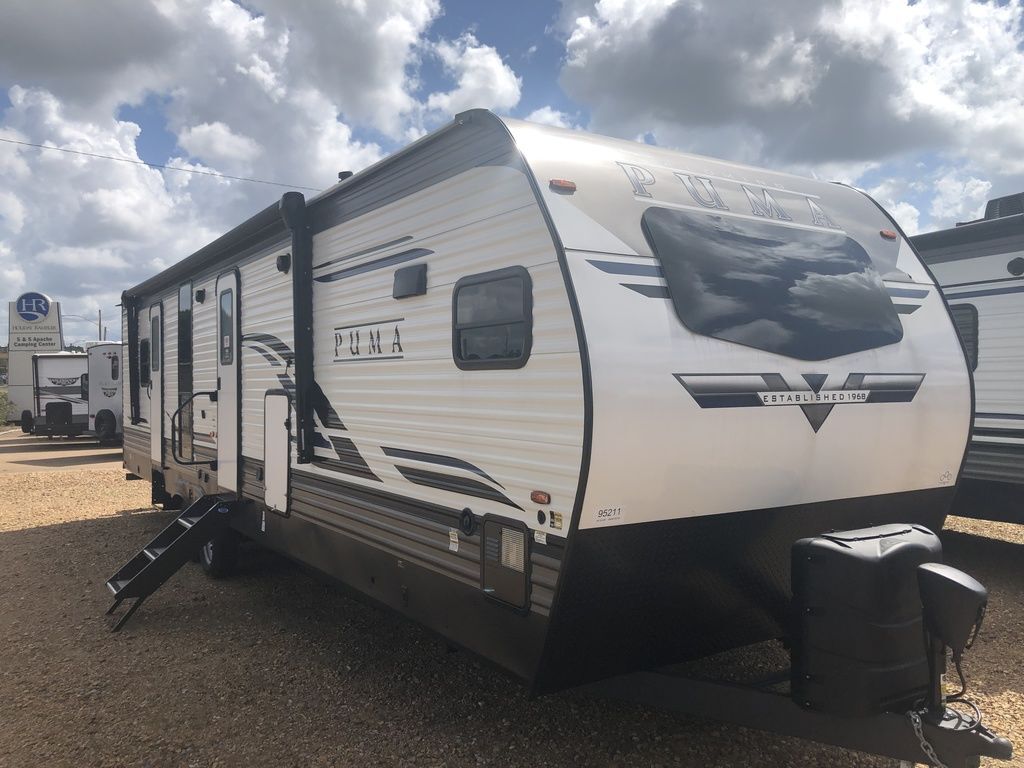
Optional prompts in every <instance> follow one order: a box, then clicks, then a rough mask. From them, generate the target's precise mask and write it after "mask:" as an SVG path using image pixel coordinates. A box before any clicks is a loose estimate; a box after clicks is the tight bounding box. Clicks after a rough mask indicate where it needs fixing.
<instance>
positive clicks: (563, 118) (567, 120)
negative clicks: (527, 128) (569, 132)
mask: <svg viewBox="0 0 1024 768" xmlns="http://www.w3.org/2000/svg"><path fill="white" fill-rule="evenodd" d="M525 119H526V120H529V121H530V122H531V123H540V124H541V125H552V126H554V127H555V128H578V127H579V126H577V125H576V124H575V122H574V121H573V119H572V117H571V116H569V115H568V114H566V113H565V112H561V111H559V110H557V109H555V108H554V107H551V106H543V107H541V108H540V109H535V110H533V112H531V113H530V114H528V115H527V116H526V118H525Z"/></svg>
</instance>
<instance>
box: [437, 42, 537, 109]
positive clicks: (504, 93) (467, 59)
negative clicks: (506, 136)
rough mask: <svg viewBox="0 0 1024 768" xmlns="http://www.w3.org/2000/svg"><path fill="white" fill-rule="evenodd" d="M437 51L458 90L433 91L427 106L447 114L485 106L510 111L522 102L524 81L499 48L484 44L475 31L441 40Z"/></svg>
mask: <svg viewBox="0 0 1024 768" xmlns="http://www.w3.org/2000/svg"><path fill="white" fill-rule="evenodd" d="M434 52H435V53H436V55H437V56H438V58H440V60H441V63H442V64H443V65H444V68H445V71H446V72H448V73H449V74H450V75H451V76H452V77H453V78H454V79H455V80H456V86H455V88H454V89H452V90H450V91H445V92H439V93H432V94H430V96H429V97H428V98H427V108H428V109H433V110H437V111H439V112H441V113H443V114H444V115H446V116H451V115H454V114H457V113H459V112H461V111H463V110H465V109H471V108H475V107H481V108H484V109H494V110H497V111H499V112H507V111H508V110H510V109H512V107H514V106H515V105H516V104H518V103H519V97H520V94H521V92H522V85H523V83H522V80H521V79H520V78H519V77H518V76H517V75H516V73H515V72H514V71H513V70H512V68H511V67H509V66H508V65H507V64H505V62H503V61H502V60H501V55H500V54H499V53H498V51H497V50H496V49H495V48H492V47H491V46H489V45H481V44H480V43H479V42H477V39H476V38H475V37H474V36H473V35H472V34H468V33H467V34H465V35H463V36H462V37H460V38H459V39H458V40H454V41H441V42H440V43H438V44H437V45H436V46H435V48H434Z"/></svg>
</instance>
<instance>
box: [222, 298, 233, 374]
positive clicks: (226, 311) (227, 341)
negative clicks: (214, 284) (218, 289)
mask: <svg viewBox="0 0 1024 768" xmlns="http://www.w3.org/2000/svg"><path fill="white" fill-rule="evenodd" d="M219 327H220V362H221V365H231V363H232V362H233V361H234V359H235V331H234V328H235V301H234V292H233V291H232V290H231V289H228V290H226V291H223V292H222V293H221V295H220V321H219Z"/></svg>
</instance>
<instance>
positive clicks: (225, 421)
mask: <svg viewBox="0 0 1024 768" xmlns="http://www.w3.org/2000/svg"><path fill="white" fill-rule="evenodd" d="M240 328H241V318H240V317H239V299H238V272H237V271H231V272H225V273H224V274H223V275H221V276H220V277H218V278H217V485H218V486H220V489H221V490H222V491H227V492H229V493H234V494H238V493H239V491H240V489H241V482H240V481H241V462H240V461H239V455H238V453H239V447H240V445H241V430H242V420H241V408H240V399H239V394H240V392H241V389H242V382H241V366H240V365H239V359H238V358H239V354H240V349H239V343H238V341H239V336H240V335H241V334H240Z"/></svg>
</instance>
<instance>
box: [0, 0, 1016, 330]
mask: <svg viewBox="0 0 1024 768" xmlns="http://www.w3.org/2000/svg"><path fill="white" fill-rule="evenodd" d="M99 9H102V10H99ZM470 107H487V108H490V109H493V110H496V111H497V112H500V113H503V114H509V115H512V116H514V117H521V118H526V119H529V120H538V121H541V122H547V123H553V124H558V125H565V126H571V127H579V128H584V129H587V130H591V131H595V132H598V133H603V134H608V135H613V136H620V137H625V138H630V139H636V140H638V141H647V142H651V143H656V144H660V145H664V146H670V147H675V148H679V149H684V150H687V151H693V152H698V153H702V154H710V155H714V156H717V157H722V158H727V159H732V160H738V161H743V162H750V163H754V164H758V165H765V166H769V167H773V168H783V169H788V170H792V171H796V172H799V173H804V174H813V175H816V176H819V177H821V178H827V179H838V180H842V181H846V182H850V183H854V184H856V185H858V186H860V187H862V188H864V189H867V190H868V191H870V192H871V193H872V194H873V195H875V196H876V197H877V198H878V199H879V200H880V202H882V203H883V204H884V205H886V206H887V207H888V208H889V209H890V210H891V211H892V212H893V213H894V215H895V216H896V217H897V219H898V220H899V221H900V223H901V224H902V225H903V226H904V227H905V228H906V229H907V230H909V231H911V232H918V231H929V230H932V229H937V228H941V227H945V226H950V225H952V224H953V223H954V222H956V221H962V220H966V219H970V218H974V217H976V216H978V215H980V213H981V211H982V209H983V207H984V203H985V201H986V200H987V199H988V198H989V197H993V196H997V195H1001V194H1009V193H1011V192H1016V191H1022V190H1024V10H1022V4H1021V0H1003V1H1001V2H999V1H993V2H969V1H967V0H918V1H917V2H909V3H907V2H901V1H900V0H773V2H751V1H750V0H714V2H708V1H707V0H600V1H599V2H594V0H562V2H557V0H333V2H329V1H328V0H318V1H314V0H309V1H308V2H294V1H293V2H287V1H286V0H245V1H244V2H232V1H231V0H104V2H103V3H101V4H96V3H69V2H66V1H65V0H35V1H34V2H32V3H27V2H26V3H10V4H7V6H6V7H5V10H4V18H3V24H2V25H0V288H2V290H0V299H3V301H4V304H3V306H4V309H5V310H6V301H7V300H8V299H10V298H14V297H15V296H16V295H17V294H18V293H20V292H21V291H22V290H38V291H43V292H45V293H48V294H50V295H51V296H53V297H54V298H59V299H60V300H62V302H63V303H64V311H65V312H72V313H76V314H83V315H93V316H95V314H96V311H97V310H98V309H102V310H103V314H104V317H105V318H107V317H109V318H110V319H111V321H112V322H111V324H110V331H111V336H112V337H116V336H117V335H118V330H119V328H118V325H119V324H118V321H117V320H116V317H117V314H116V313H117V309H116V307H115V305H116V304H117V302H118V300H119V296H120V293H121V291H122V290H123V289H124V288H126V287H128V286H130V285H132V284H134V283H136V282H139V281H140V280H142V279H143V278H145V277H147V276H149V275H151V274H153V273H154V272H156V271H158V270H160V269H162V268H163V267H165V266H167V265H169V264H171V263H173V262H175V261H177V260H179V259H181V258H183V257H184V256H187V255H188V254H189V253H190V252H192V251H193V250H195V249H196V248H198V247H199V246H201V245H203V244H204V243H206V242H208V241H209V240H211V239H213V238H214V237H216V236H217V235H219V234H221V233H222V232H224V231H225V230H227V229H229V228H230V227H232V226H233V225H235V224H237V223H239V222H240V221H242V220H243V219H244V218H246V217H247V216H249V215H250V214H252V213H254V212H255V211H256V210H258V209H260V208H263V207H264V206H266V205H268V204H269V203H270V202H272V201H273V200H274V199H276V198H277V197H278V196H279V195H280V194H281V193H282V192H284V191H285V187H283V186H274V185H272V184H266V183H255V182H249V181H236V180H231V179H226V178H223V177H222V176H217V175H209V174H222V175H230V176H238V177H246V178H250V179H259V180H261V181H264V182H276V183H278V184H284V185H293V186H295V187H296V188H300V189H301V188H303V187H308V188H311V189H322V188H324V187H327V186H330V185H331V184H332V183H333V181H334V180H335V179H336V178H337V172H338V171H340V170H346V169H351V170H358V169H360V168H362V167H365V166H366V165H368V164H370V163H372V162H373V161H375V160H377V159H378V158H380V157H382V156H384V155H386V154H388V153H390V152H392V151H394V150H395V149H397V148H399V147H401V146H403V145H404V144H406V143H408V142H409V141H410V140H411V139H413V138H415V137H417V136H419V135H421V134H423V133H424V132H426V131H430V130H432V129H434V128H436V127H438V126H439V125H441V124H443V123H444V122H445V121H447V120H448V119H449V118H450V117H451V115H452V114H454V113H456V112H459V111H461V110H463V109H467V108H470ZM14 142H24V143H29V144H42V145H46V146H47V147H59V148H64V149H68V150H75V151H77V152H87V153H93V154H100V155H109V156H115V157H120V158H128V159H132V160H136V161H142V162H145V163H151V164H154V165H161V166H167V167H168V168H167V169H158V168H152V167H147V166H145V165H141V164H130V163H124V162H116V161H111V160H105V159H100V158H95V157H88V156H85V155H75V154H69V153H66V152H58V151H54V150H52V149H50V150H43V149H37V148H34V147H29V146H25V144H24V143H14ZM189 170H191V171H202V172H205V173H203V174H200V173H188V172H186V171H189ZM6 330H7V324H6V322H4V323H3V326H2V327H0V334H3V335H2V336H0V342H5V340H6ZM66 332H67V336H68V338H69V339H70V340H83V339H86V338H90V333H91V332H92V331H91V326H89V325H87V324H85V323H82V322H81V321H69V322H68V323H67V324H66Z"/></svg>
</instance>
